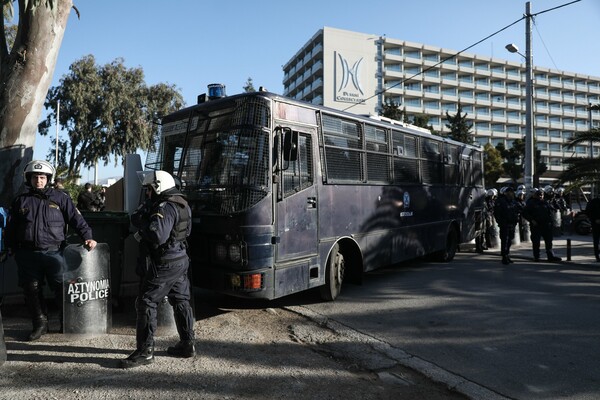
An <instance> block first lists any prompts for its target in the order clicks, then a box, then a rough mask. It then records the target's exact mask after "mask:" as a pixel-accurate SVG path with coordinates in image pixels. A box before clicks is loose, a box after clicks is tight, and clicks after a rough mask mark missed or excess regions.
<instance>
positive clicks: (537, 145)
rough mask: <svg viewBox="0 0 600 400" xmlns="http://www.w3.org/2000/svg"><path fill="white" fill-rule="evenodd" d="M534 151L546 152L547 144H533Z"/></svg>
mask: <svg viewBox="0 0 600 400" xmlns="http://www.w3.org/2000/svg"><path fill="white" fill-rule="evenodd" d="M535 147H536V149H538V150H541V151H548V143H540V142H538V143H536V144H535Z"/></svg>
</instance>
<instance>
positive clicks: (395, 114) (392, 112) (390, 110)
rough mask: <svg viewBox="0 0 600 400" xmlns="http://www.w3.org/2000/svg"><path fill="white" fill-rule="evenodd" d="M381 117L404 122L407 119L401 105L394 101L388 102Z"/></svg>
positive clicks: (383, 107)
mask: <svg viewBox="0 0 600 400" xmlns="http://www.w3.org/2000/svg"><path fill="white" fill-rule="evenodd" d="M379 115H381V116H382V117H386V118H390V119H393V120H396V121H404V120H405V118H406V115H405V114H404V111H402V110H401V109H400V104H396V103H395V102H394V100H391V99H388V100H386V102H385V103H384V104H383V106H382V110H381V111H380V112H379Z"/></svg>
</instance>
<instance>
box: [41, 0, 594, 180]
mask: <svg viewBox="0 0 600 400" xmlns="http://www.w3.org/2000/svg"><path fill="white" fill-rule="evenodd" d="M571 2H572V0H534V1H531V12H532V14H536V13H540V12H543V11H545V10H550V9H552V8H555V7H558V6H561V5H564V4H569V3H571ZM525 4H526V1H524V0H453V1H448V0H421V1H409V0H370V1H368V2H365V1H363V0H302V1H300V0H296V1H289V0H288V1H286V0H254V1H248V0H220V1H210V0H170V1H164V0H102V1H98V0H74V5H75V6H76V7H77V9H78V10H79V13H80V15H81V17H80V19H77V15H76V14H75V12H74V11H72V12H71V15H70V17H69V21H68V23H67V28H66V31H65V36H64V39H63V43H62V46H61V49H60V53H59V56H58V62H57V64H56V69H55V71H54V78H53V81H52V84H51V86H58V85H59V84H60V79H61V77H63V76H65V75H67V74H68V72H69V66H70V65H71V64H72V63H73V62H75V61H77V60H79V59H81V58H82V57H84V56H86V55H88V54H92V55H94V57H95V58H96V62H97V64H98V65H104V64H107V63H110V62H111V61H113V60H115V59H116V58H123V59H124V63H125V66H126V67H128V68H137V67H141V68H142V69H143V70H144V74H145V80H146V84H148V85H154V84H157V83H168V84H173V85H175V86H176V87H177V88H178V89H179V90H180V91H181V93H182V94H183V97H184V100H185V102H186V105H188V106H189V105H193V104H194V103H195V102H196V98H197V96H198V95H199V94H202V93H206V91H207V89H206V88H207V85H208V84H211V83H222V84H225V85H226V91H227V94H228V95H233V94H237V93H240V92H242V91H243V89H242V87H243V86H244V84H245V83H246V81H247V79H248V78H249V77H250V78H252V81H253V84H254V87H255V88H256V89H258V87H259V86H263V87H265V88H266V89H268V90H269V91H271V92H274V93H279V94H282V93H283V83H282V81H283V71H282V66H283V65H284V64H285V63H286V62H288V61H289V60H290V59H291V58H292V57H293V55H294V54H295V53H296V52H297V51H298V50H299V49H300V47H302V46H303V45H304V44H305V43H306V42H307V41H308V40H309V39H310V38H311V37H312V36H313V35H314V34H315V33H316V32H317V31H318V30H319V29H321V28H323V27H324V26H328V27H332V28H337V29H345V30H350V31H356V32H361V33H366V34H374V35H385V36H387V37H389V38H392V39H399V40H406V41H410V42H417V43H424V44H428V45H432V46H436V47H442V48H444V49H449V50H456V51H460V50H463V49H465V48H467V47H470V46H471V45H473V44H474V43H477V42H479V41H480V40H482V39H484V38H486V37H488V36H490V35H492V34H494V33H495V32H497V31H499V30H501V29H502V28H504V27H506V26H508V25H510V24H512V23H513V22H515V21H518V20H519V19H521V18H522V16H523V14H524V13H525ZM508 43H514V44H516V45H517V46H518V47H519V49H520V51H521V53H523V54H524V53H525V20H521V21H520V22H518V23H516V24H515V25H513V26H511V27H509V28H508V29H506V30H503V31H502V32H500V33H498V34H497V35H495V36H493V37H491V38H489V39H487V40H485V41H483V42H482V43H480V44H478V45H477V46H475V47H472V48H470V49H469V50H468V51H467V53H470V54H478V55H482V56H488V57H489V56H491V57H495V58H499V59H507V60H510V61H515V62H519V61H522V59H521V57H520V56H519V55H518V54H511V53H508V52H507V51H506V50H505V48H504V46H505V45H506V44H508ZM532 54H533V64H534V65H535V66H542V67H547V68H553V69H558V70H563V71H569V72H577V73H581V74H585V75H592V76H595V77H600V0H581V1H579V2H574V3H572V4H569V5H567V6H565V7H562V8H558V9H555V10H552V11H548V12H543V13H540V14H539V15H537V16H536V17H535V23H534V25H533V35H532ZM45 115H46V111H45V110H44V111H43V112H42V118H44V117H45ZM50 132H51V135H55V132H56V128H55V127H51V128H50ZM59 134H60V135H61V137H66V133H64V132H59ZM52 137H53V136H52ZM50 146H51V144H50V139H49V138H48V137H41V136H39V134H38V136H37V139H36V145H35V148H34V157H36V158H45V156H46V152H47V149H48V148H49V147H50ZM142 162H144V160H142ZM113 164H114V163H111V164H109V165H108V166H103V165H99V167H98V178H99V179H100V180H103V179H105V178H108V177H114V176H122V167H120V166H118V167H115V166H114V165H113ZM93 179H94V171H93V169H92V170H91V171H87V170H86V171H83V172H82V180H83V181H84V182H87V181H91V182H93Z"/></svg>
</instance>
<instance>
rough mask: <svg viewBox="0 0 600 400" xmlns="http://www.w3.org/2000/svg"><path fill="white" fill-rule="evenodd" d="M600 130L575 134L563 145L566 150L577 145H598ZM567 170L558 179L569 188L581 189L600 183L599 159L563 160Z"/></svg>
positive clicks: (574, 158) (578, 158) (576, 158)
mask: <svg viewBox="0 0 600 400" xmlns="http://www.w3.org/2000/svg"><path fill="white" fill-rule="evenodd" d="M599 143H600V129H591V130H589V131H586V132H577V133H576V134H575V135H574V136H573V137H572V138H571V140H569V141H568V142H567V143H565V147H566V148H569V149H570V148H573V147H574V146H576V145H579V144H590V145H594V144H596V145H597V144H599ZM563 164H565V165H566V166H567V169H566V170H564V171H563V172H562V174H561V175H560V177H559V180H560V181H561V183H567V182H568V183H569V184H570V186H571V187H582V186H588V185H592V184H596V185H597V184H598V182H599V181H600V159H598V158H590V157H572V158H568V159H565V160H563Z"/></svg>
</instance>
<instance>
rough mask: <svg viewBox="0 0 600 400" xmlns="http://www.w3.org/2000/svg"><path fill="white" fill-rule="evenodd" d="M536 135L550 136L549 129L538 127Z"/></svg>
mask: <svg viewBox="0 0 600 400" xmlns="http://www.w3.org/2000/svg"><path fill="white" fill-rule="evenodd" d="M535 135H536V136H548V129H543V128H537V129H536V130H535Z"/></svg>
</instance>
